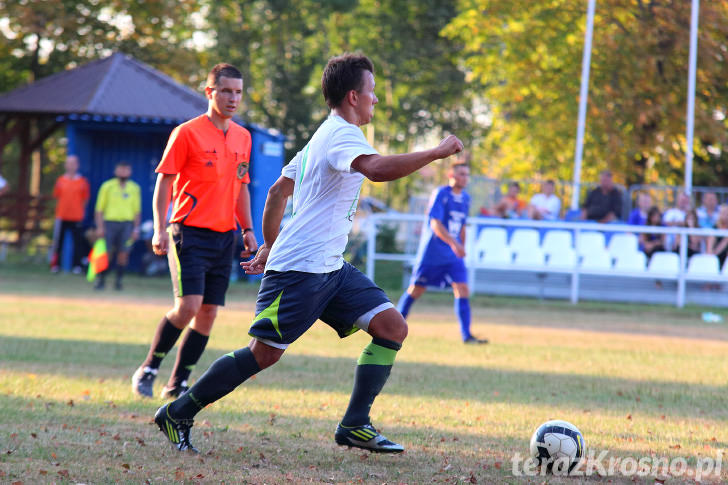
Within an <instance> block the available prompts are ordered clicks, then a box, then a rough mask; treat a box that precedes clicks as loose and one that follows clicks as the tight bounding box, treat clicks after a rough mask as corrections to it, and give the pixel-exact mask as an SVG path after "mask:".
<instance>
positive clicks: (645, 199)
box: [479, 170, 728, 267]
mask: <svg viewBox="0 0 728 485" xmlns="http://www.w3.org/2000/svg"><path fill="white" fill-rule="evenodd" d="M555 188H556V183H555V182H554V181H553V180H547V181H545V182H543V184H542V185H541V191H540V192H538V193H537V194H535V195H533V196H532V197H531V198H530V200H526V199H525V198H523V197H521V196H520V193H521V187H520V184H519V183H518V182H510V183H508V185H507V188H506V192H505V194H503V196H502V197H501V198H500V200H499V201H498V202H497V203H496V204H494V205H493V207H491V208H488V207H483V208H481V209H480V214H479V215H481V216H494V217H502V218H507V219H514V218H515V219H531V220H546V221H548V220H551V221H556V220H561V219H562V204H561V199H560V198H559V197H558V196H557V195H556V193H555ZM623 200H624V198H623V194H622V191H621V190H620V189H619V188H617V187H616V186H615V184H614V181H613V178H612V173H611V172H610V171H608V170H605V171H602V172H601V173H600V175H599V185H598V186H597V187H596V188H594V189H593V190H591V191H590V192H589V193H588V194H587V196H586V198H585V199H584V201H583V203H582V206H581V208H580V210H579V211H578V214H576V215H575V217H572V219H578V220H583V221H593V222H599V223H621V224H625V223H626V224H630V225H636V226H654V227H685V228H693V229H697V228H702V229H728V203H723V204H720V203H719V199H718V194H717V193H716V192H715V191H705V192H702V193H701V194H700V196H699V197H695V199H694V198H693V197H691V196H690V194H688V193H686V192H684V191H683V192H679V193H678V194H677V197H676V200H675V205H674V206H672V207H660V206H659V205H658V203H656V202H655V201H654V200H653V198H652V196H651V195H650V193H649V192H648V191H646V190H645V191H640V192H637V194H636V196H635V200H634V201H633V204H634V209H632V211H631V212H630V213H629V215H628V217H627V219H626V220H624V219H623V217H622V214H623V213H624V212H623V208H622V204H623ZM566 218H567V219H569V217H566ZM638 237H639V249H640V250H641V251H643V252H644V253H645V255H646V256H647V257H648V259H649V257H650V256H652V254H654V253H656V252H658V251H674V252H679V251H680V238H676V237H674V236H673V235H670V234H659V233H649V232H645V233H640V234H639V236H638ZM687 242H688V247H687V255H688V257H691V256H693V255H694V254H701V253H704V254H714V255H716V256H717V257H718V260H719V261H720V265H721V267H722V266H723V264H724V263H725V260H726V257H727V256H728V237H721V236H704V235H690V236H688V239H687Z"/></svg>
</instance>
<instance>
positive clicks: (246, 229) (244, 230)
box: [243, 227, 253, 234]
mask: <svg viewBox="0 0 728 485" xmlns="http://www.w3.org/2000/svg"><path fill="white" fill-rule="evenodd" d="M248 231H250V232H253V229H251V228H250V227H246V228H245V229H243V234H245V233H246V232H248Z"/></svg>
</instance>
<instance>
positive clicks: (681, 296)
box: [366, 214, 728, 308]
mask: <svg viewBox="0 0 728 485" xmlns="http://www.w3.org/2000/svg"><path fill="white" fill-rule="evenodd" d="M371 218H372V219H371V225H370V226H369V228H370V231H369V232H368V234H367V261H366V271H367V276H368V277H369V278H371V279H372V281H374V276H375V275H374V268H375V262H376V261H399V262H402V263H414V260H415V258H416V256H417V255H416V254H415V253H384V252H378V251H377V250H376V238H377V234H378V232H379V227H380V226H382V225H391V224H399V223H417V222H419V223H420V224H424V223H425V222H426V220H427V218H426V217H425V216H424V215H415V214H374V215H372V216H371ZM466 224H467V230H466V238H467V241H466V244H465V247H466V251H468V250H470V251H472V248H473V247H474V245H475V240H476V238H477V233H478V232H479V231H477V230H474V229H480V228H482V227H489V226H490V227H504V228H514V229H515V228H531V229H551V230H555V229H562V230H569V231H573V234H574V237H573V244H574V248H578V247H579V240H580V237H581V234H582V233H583V232H593V231H596V232H602V233H605V234H606V233H613V234H617V233H634V234H639V233H647V234H665V235H673V236H674V237H675V238H678V237H679V238H680V251H679V253H678V255H679V266H678V272H677V274H675V275H661V276H659V278H661V279H674V280H676V281H677V294H676V306H677V307H679V308H682V307H683V306H684V305H685V290H686V282H687V281H705V282H718V283H720V282H728V273H726V271H723V272H722V273H720V272H719V274H718V275H715V276H708V275H705V276H702V275H691V274H688V272H687V262H688V257H687V247H688V244H687V242H688V236H690V235H695V236H720V237H728V230H716V229H691V228H682V227H660V226H635V225H628V224H599V223H594V222H563V221H534V220H527V219H497V218H487V217H468V218H467V220H466ZM466 258H467V260H466V261H468V264H467V266H468V271H469V273H470V274H469V279H470V281H473V276H474V273H475V272H476V271H477V270H478V269H489V268H490V269H493V267H491V266H488V265H483V264H481V263H478V262H473V261H472V256H471V255H468V256H466ZM725 264H726V265H728V261H727V262H726V263H725ZM495 269H507V270H514V271H523V270H524V269H523V268H518V267H515V266H499V267H495ZM527 271H538V272H542V273H550V272H554V273H562V274H563V273H567V274H570V275H571V289H570V300H571V302H572V303H577V302H578V301H579V285H580V281H579V280H580V276H581V275H601V276H620V277H632V278H656V276H655V275H654V274H650V273H648V272H647V271H646V270H645V271H642V272H632V273H630V272H621V271H620V272H615V271H613V270H610V271H598V270H597V271H595V270H592V269H585V268H582V267H580V265H579V263H578V261H577V262H576V263H575V264H574V266H573V267H572V268H569V269H568V270H555V269H553V268H549V267H548V266H543V267H532V268H529V269H527ZM471 291H473V292H474V288H473V289H471Z"/></svg>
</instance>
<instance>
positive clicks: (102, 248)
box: [86, 238, 109, 282]
mask: <svg viewBox="0 0 728 485" xmlns="http://www.w3.org/2000/svg"><path fill="white" fill-rule="evenodd" d="M108 267H109V255H108V254H107V253H106V240H105V239H104V238H100V239H97V240H96V242H95V243H94V247H93V248H92V249H91V252H90V253H89V255H88V273H87V274H86V280H88V281H90V282H93V281H94V280H95V279H96V275H97V274H99V273H101V272H102V271H105V270H106V268H108Z"/></svg>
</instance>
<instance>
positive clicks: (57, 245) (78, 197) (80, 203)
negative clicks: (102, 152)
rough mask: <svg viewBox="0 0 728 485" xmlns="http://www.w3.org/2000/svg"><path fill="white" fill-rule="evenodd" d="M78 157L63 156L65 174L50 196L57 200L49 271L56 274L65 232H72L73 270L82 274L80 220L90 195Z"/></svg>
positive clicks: (57, 182)
mask: <svg viewBox="0 0 728 485" xmlns="http://www.w3.org/2000/svg"><path fill="white" fill-rule="evenodd" d="M78 165H79V163H78V157H77V156H76V155H68V156H67V157H66V164H65V168H66V172H65V173H64V174H63V175H61V176H60V177H58V180H56V185H55V186H54V187H53V197H54V198H55V199H56V223H55V231H54V233H55V237H54V238H53V243H54V244H53V257H52V259H51V272H52V273H58V271H59V270H60V266H61V258H62V257H63V246H64V243H65V239H66V233H67V232H70V233H71V238H72V240H73V258H72V263H71V266H72V268H73V269H72V271H73V273H75V274H80V273H81V245H82V244H83V230H82V228H81V221H82V220H83V216H84V213H85V211H86V203H87V202H88V199H89V197H90V195H91V191H90V189H89V185H88V180H86V178H85V177H84V176H82V175H81V174H79V173H78Z"/></svg>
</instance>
